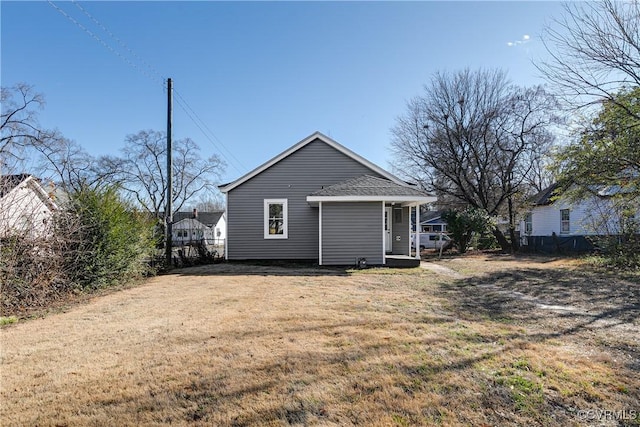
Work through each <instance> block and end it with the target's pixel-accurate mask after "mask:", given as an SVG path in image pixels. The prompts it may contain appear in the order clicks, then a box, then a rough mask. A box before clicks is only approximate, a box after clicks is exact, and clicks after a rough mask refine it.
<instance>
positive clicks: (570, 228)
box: [520, 184, 639, 245]
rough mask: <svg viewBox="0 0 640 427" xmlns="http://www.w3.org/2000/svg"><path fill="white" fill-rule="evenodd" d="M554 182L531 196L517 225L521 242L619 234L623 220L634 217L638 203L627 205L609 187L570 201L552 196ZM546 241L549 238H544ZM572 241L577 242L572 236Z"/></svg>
mask: <svg viewBox="0 0 640 427" xmlns="http://www.w3.org/2000/svg"><path fill="white" fill-rule="evenodd" d="M557 188H558V186H557V185H556V184H554V185H551V186H549V187H548V188H546V189H544V190H543V191H541V192H540V193H538V194H537V195H536V196H534V198H533V200H532V201H533V208H532V209H531V212H530V213H529V214H528V215H527V216H526V217H525V220H524V221H522V223H521V225H520V230H524V233H522V237H523V239H522V244H524V245H527V244H530V243H531V242H532V238H533V241H535V242H536V244H539V242H542V244H544V238H545V237H547V238H553V239H554V240H555V242H556V243H558V242H560V241H563V239H564V240H566V238H576V237H582V238H584V237H585V236H605V235H608V236H611V235H617V234H620V233H621V231H622V229H623V226H624V221H630V220H632V221H633V220H637V219H638V213H639V212H638V206H637V205H636V206H629V205H628V204H625V203H623V202H622V201H620V200H619V199H617V198H613V197H611V196H613V195H615V194H617V191H616V189H615V188H613V187H605V188H601V189H600V190H599V191H597V192H596V194H595V195H594V196H592V197H590V198H588V199H584V200H580V201H572V200H570V199H568V198H566V197H563V196H562V195H559V196H557V197H555V198H554V196H556V194H555V191H556V189H557ZM547 241H549V242H550V241H551V240H550V239H547ZM574 245H579V242H578V240H574Z"/></svg>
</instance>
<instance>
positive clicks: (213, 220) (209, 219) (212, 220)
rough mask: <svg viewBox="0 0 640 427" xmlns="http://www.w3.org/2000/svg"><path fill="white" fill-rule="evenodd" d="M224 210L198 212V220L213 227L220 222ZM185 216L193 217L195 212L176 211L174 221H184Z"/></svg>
mask: <svg viewBox="0 0 640 427" xmlns="http://www.w3.org/2000/svg"><path fill="white" fill-rule="evenodd" d="M223 213H224V212H222V211H219V212H198V217H197V220H198V221H200V222H201V223H203V224H204V225H206V226H208V227H213V226H214V225H216V224H217V223H218V221H219V220H220V217H221V216H222V214H223ZM185 218H193V212H174V213H173V222H174V223H175V222H178V221H182V220H183V219H185Z"/></svg>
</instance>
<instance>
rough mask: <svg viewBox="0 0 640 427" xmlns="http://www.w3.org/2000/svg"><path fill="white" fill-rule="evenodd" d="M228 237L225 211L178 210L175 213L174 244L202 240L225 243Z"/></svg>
mask: <svg viewBox="0 0 640 427" xmlns="http://www.w3.org/2000/svg"><path fill="white" fill-rule="evenodd" d="M226 238H227V224H226V218H225V214H224V212H223V211H219V212H198V210H197V209H194V210H193V212H176V213H174V214H173V226H172V240H173V244H174V245H183V244H188V243H194V242H201V241H202V240H203V239H204V240H205V242H206V244H208V245H223V244H224V241H225V239H226Z"/></svg>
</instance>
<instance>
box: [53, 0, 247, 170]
mask: <svg viewBox="0 0 640 427" xmlns="http://www.w3.org/2000/svg"><path fill="white" fill-rule="evenodd" d="M71 1H72V3H73V4H75V5H76V7H77V8H78V9H79V10H81V11H82V12H83V13H84V14H85V15H86V16H87V17H88V18H89V19H90V20H91V21H92V22H93V23H94V24H95V25H97V26H98V27H100V28H101V29H102V30H103V31H104V32H105V33H107V35H109V37H111V38H112V39H113V40H115V41H116V42H117V43H118V44H119V45H120V46H121V47H122V48H124V49H125V50H126V51H127V52H129V54H130V55H131V56H132V57H134V58H135V59H137V60H138V61H139V62H140V63H142V64H144V66H145V67H146V68H147V69H148V70H149V71H150V72H151V73H153V74H154V75H151V74H149V72H147V71H146V70H145V69H143V68H141V67H139V66H138V65H136V64H135V63H134V62H132V61H131V60H130V59H129V58H127V57H125V56H124V55H122V54H121V53H120V52H118V51H117V50H116V49H114V48H113V47H112V46H111V45H110V44H108V43H107V42H105V41H104V40H103V39H102V38H100V37H99V36H98V35H97V34H95V33H94V32H92V31H91V30H90V29H88V28H87V27H86V26H84V25H83V24H81V23H80V22H79V21H78V20H77V19H75V18H73V17H72V16H71V15H69V14H68V13H67V12H65V11H64V10H62V9H61V8H60V7H58V6H57V5H56V4H55V3H53V2H52V1H51V0H47V2H48V3H49V5H50V6H51V7H53V8H54V9H56V10H57V11H58V12H59V13H60V14H62V15H63V16H64V17H65V18H67V19H68V20H69V21H71V22H72V23H73V24H75V25H76V26H77V27H78V28H80V29H81V30H82V31H84V32H85V33H87V34H88V35H89V36H90V37H91V38H93V39H94V40H96V41H97V42H98V43H100V44H101V45H102V46H103V47H105V48H106V49H107V50H109V51H110V52H111V53H113V54H115V55H116V56H118V57H119V58H120V59H122V60H123V61H124V62H125V63H126V64H128V65H129V66H130V67H132V68H134V69H135V70H137V71H138V72H140V73H142V74H143V75H145V76H146V77H148V78H149V79H150V80H151V81H153V82H154V83H161V84H162V87H163V89H164V90H165V91H166V90H167V86H166V80H165V78H164V77H162V76H161V74H160V73H159V72H158V71H157V69H155V68H154V67H153V66H151V65H150V64H149V63H148V62H146V61H145V60H144V59H143V58H141V57H140V56H139V55H137V54H136V53H135V52H134V51H133V50H132V49H131V48H130V47H129V46H128V45H127V44H126V43H125V42H123V41H122V40H121V39H120V38H118V37H117V36H116V35H115V34H114V33H113V32H111V31H110V30H109V29H108V28H107V27H106V26H105V25H104V24H102V23H101V22H100V21H99V20H98V19H97V18H95V17H94V16H93V15H91V14H90V13H89V12H88V11H87V10H86V9H84V8H83V7H82V6H81V5H80V4H79V3H77V2H76V1H75V0H71ZM174 93H175V94H176V95H177V96H178V98H177V101H178V105H179V106H180V108H182V110H183V111H184V112H185V113H186V114H187V117H189V119H190V120H191V121H192V122H193V123H194V124H195V125H196V127H197V128H198V129H199V130H200V132H202V134H203V135H204V136H205V138H206V139H207V140H208V141H209V142H210V143H211V144H212V145H213V146H214V147H215V148H216V149H217V150H218V151H220V155H221V156H222V157H223V158H224V159H225V160H226V161H227V164H230V165H231V166H232V167H233V168H234V169H236V170H237V171H238V172H239V173H241V174H242V173H243V171H242V170H241V169H240V168H238V166H240V167H242V168H245V167H244V165H243V164H242V162H241V161H240V160H238V158H237V157H236V156H234V155H233V153H232V152H231V151H230V150H229V149H227V147H226V146H225V144H224V143H223V142H222V141H221V140H220V139H219V138H218V137H217V136H216V134H215V133H214V132H213V131H212V130H211V128H209V126H207V124H206V123H205V122H204V121H203V120H202V119H201V118H200V116H199V115H198V114H197V113H196V112H195V110H194V109H193V108H191V106H190V105H189V103H188V102H187V100H186V99H185V98H184V97H183V96H182V95H181V94H180V93H179V92H177V91H176V90H175V89H174ZM198 121H199V122H198ZM205 129H206V131H205ZM207 131H208V133H207ZM212 137H213V138H212ZM213 139H215V140H216V141H218V143H216V142H214V140H213ZM218 144H219V145H218ZM221 148H222V149H224V150H225V151H226V152H227V153H228V154H229V156H230V157H231V158H232V159H233V160H234V162H232V161H231V160H230V158H229V157H227V156H226V155H225V154H224V153H223V152H222V149H221ZM234 163H235V164H234ZM236 164H237V165H238V166H236ZM245 169H246V168H245Z"/></svg>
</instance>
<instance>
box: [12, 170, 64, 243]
mask: <svg viewBox="0 0 640 427" xmlns="http://www.w3.org/2000/svg"><path fill="white" fill-rule="evenodd" d="M57 209H58V207H57V205H56V204H55V202H54V201H53V200H52V198H51V196H50V194H49V193H48V192H47V191H46V190H45V189H44V188H43V187H42V186H41V185H40V183H39V182H38V180H37V179H36V178H34V177H33V176H32V175H29V174H19V175H1V176H0V237H7V236H8V235H12V234H21V235H28V236H31V237H39V236H43V235H45V234H46V232H47V230H48V226H49V225H50V221H51V219H52V216H53V213H54V212H55V211H56V210H57Z"/></svg>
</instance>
